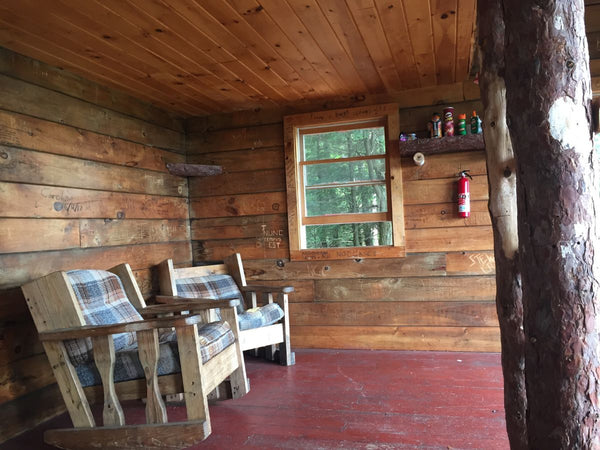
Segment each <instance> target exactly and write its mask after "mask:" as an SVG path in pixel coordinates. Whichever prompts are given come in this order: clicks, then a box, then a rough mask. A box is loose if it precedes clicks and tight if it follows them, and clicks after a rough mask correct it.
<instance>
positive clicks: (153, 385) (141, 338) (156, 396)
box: [137, 330, 167, 423]
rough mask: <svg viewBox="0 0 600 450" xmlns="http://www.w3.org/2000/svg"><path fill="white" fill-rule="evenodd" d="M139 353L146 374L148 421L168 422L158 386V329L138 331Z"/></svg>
mask: <svg viewBox="0 0 600 450" xmlns="http://www.w3.org/2000/svg"><path fill="white" fill-rule="evenodd" d="M137 340H138V354H139V357H140V363H141V364H142V367H143V368H144V374H145V375H146V398H147V401H146V423H167V409H166V407H165V403H164V402H163V399H162V396H161V395H160V388H159V387H158V370H157V368H158V358H159V355H160V349H159V346H158V330H144V331H138V332H137Z"/></svg>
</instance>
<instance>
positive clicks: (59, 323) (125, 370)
mask: <svg viewBox="0 0 600 450" xmlns="http://www.w3.org/2000/svg"><path fill="white" fill-rule="evenodd" d="M22 290H23V293H24V295H25V298H26V300H27V305H28V307H29V310H30V311H31V315H32V316H33V320H34V322H35V325H36V327H37V330H38V332H39V337H40V340H41V341H42V344H43V346H44V349H45V351H46V355H47V356H48V360H49V361H50V365H51V367H52V370H53V371H54V375H55V377H56V380H57V382H58V385H59V388H60V391H61V393H62V396H63V399H64V401H65V404H66V407H67V410H68V412H69V415H70V417H71V420H72V422H73V426H74V428H72V429H61V430H49V431H47V432H46V434H45V441H46V442H47V443H49V444H52V445H55V446H57V447H60V448H73V449H75V448H92V447H93V448H136V447H139V448H148V447H150V448H157V447H163V446H164V447H169V448H182V447H187V446H190V445H193V444H194V443H197V442H199V441H202V440H203V439H205V438H206V437H207V436H208V435H209V434H210V432H211V426H210V417H209V414H208V405H207V395H208V394H209V393H210V392H211V391H212V390H213V389H215V388H216V387H217V386H218V385H219V384H220V383H222V382H223V381H224V379H225V378H226V377H228V376H230V380H231V386H232V397H234V398H237V397H240V396H242V395H244V394H245V393H246V392H247V391H248V384H247V379H246V373H245V366H244V359H243V354H242V351H241V348H240V346H239V330H238V327H237V313H236V309H235V307H236V306H237V304H238V303H239V301H238V300H236V299H231V300H225V301H220V302H209V301H194V302H191V303H190V302H189V301H188V302H185V304H182V303H172V304H169V305H155V306H147V305H146V303H145V301H144V299H143V297H142V295H141V293H140V291H139V289H138V286H137V284H136V282H135V279H134V277H133V274H132V272H131V269H130V268H129V265H127V264H122V265H120V266H117V267H114V268H113V269H110V271H108V272H107V271H100V270H76V271H70V272H55V273H52V274H50V275H47V276H45V277H43V278H40V279H38V280H35V281H32V282H30V283H28V284H26V285H24V286H23V287H22ZM216 307H218V308H220V311H221V315H222V317H223V319H224V320H225V321H227V323H225V322H220V323H210V324H203V321H205V314H196V311H201V312H205V311H207V310H210V309H212V308H216ZM182 310H186V311H191V312H190V314H187V315H181V311H182ZM165 315H169V316H166V317H165ZM160 316H163V317H160ZM228 324H229V325H228ZM173 329H174V331H173ZM159 330H160V332H159ZM175 337H176V339H175ZM94 363H95V364H94ZM100 383H101V385H102V386H101V387H102V389H100V386H98V384H100ZM178 392H184V397H185V404H186V408H187V419H188V420H187V421H186V422H173V423H167V413H166V409H165V405H164V402H163V399H162V395H166V394H174V393H178ZM119 397H121V399H124V400H128V399H134V398H144V397H145V398H146V399H147V401H146V422H147V424H145V425H125V419H124V415H123V411H122V409H121V406H120V403H119V399H118V398H119ZM98 400H100V401H102V400H103V401H104V409H103V414H102V417H103V426H101V427H99V426H96V424H95V421H94V417H93V415H92V412H91V410H90V402H92V403H93V402H94V401H98Z"/></svg>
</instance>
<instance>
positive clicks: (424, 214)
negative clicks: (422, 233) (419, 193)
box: [404, 201, 492, 233]
mask: <svg viewBox="0 0 600 450" xmlns="http://www.w3.org/2000/svg"><path fill="white" fill-rule="evenodd" d="M404 218H405V221H404V223H405V227H406V229H410V228H444V227H468V226H480V225H490V226H491V224H492V223H491V219H490V213H489V211H488V206H487V202H486V201H473V202H471V215H470V216H469V217H468V218H466V219H464V218H460V217H458V207H457V205H456V203H432V204H428V205H406V206H405V207H404ZM465 233H467V231H465Z"/></svg>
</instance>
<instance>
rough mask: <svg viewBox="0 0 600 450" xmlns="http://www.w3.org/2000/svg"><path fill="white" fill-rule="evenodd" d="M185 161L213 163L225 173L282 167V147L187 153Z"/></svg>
mask: <svg viewBox="0 0 600 450" xmlns="http://www.w3.org/2000/svg"><path fill="white" fill-rule="evenodd" d="M282 126H283V125H282ZM187 162H188V163H191V164H209V165H210V164H214V165H218V166H222V167H223V171H224V172H225V173H232V172H245V171H250V170H265V169H280V168H283V167H284V162H283V147H282V146H280V147H266V148H255V149H252V150H250V151H249V150H240V151H229V152H216V153H201V154H196V155H189V156H188V159H187Z"/></svg>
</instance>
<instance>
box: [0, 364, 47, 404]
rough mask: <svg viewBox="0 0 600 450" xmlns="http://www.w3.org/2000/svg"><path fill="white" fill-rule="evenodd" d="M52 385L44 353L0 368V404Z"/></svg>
mask: <svg viewBox="0 0 600 450" xmlns="http://www.w3.org/2000/svg"><path fill="white" fill-rule="evenodd" d="M54 383H56V379H55V378H54V373H53V372H52V368H51V367H50V364H49V363H48V359H47V358H46V354H45V353H42V354H40V355H36V356H33V357H30V358H26V359H22V360H19V361H15V362H13V363H11V364H7V365H4V366H0V404H2V403H5V402H8V401H10V400H14V399H16V398H18V397H20V396H22V395H25V394H28V393H30V392H32V391H35V390H38V389H41V388H43V387H46V386H49V385H51V384H54Z"/></svg>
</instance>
